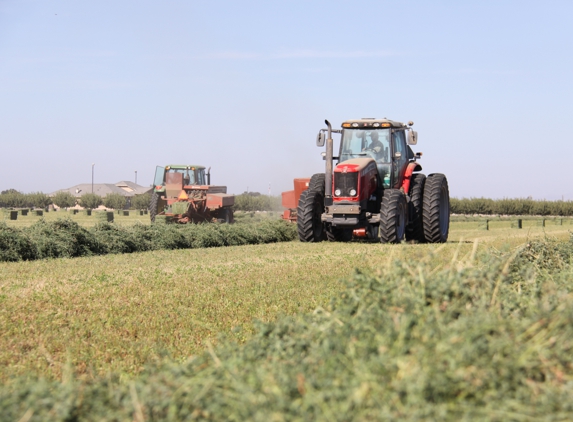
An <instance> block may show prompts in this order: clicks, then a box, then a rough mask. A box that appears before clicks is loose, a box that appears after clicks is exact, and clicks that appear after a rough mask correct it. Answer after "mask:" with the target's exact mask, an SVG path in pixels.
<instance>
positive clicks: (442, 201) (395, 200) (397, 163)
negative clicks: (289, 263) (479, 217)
mask: <svg viewBox="0 0 573 422" xmlns="http://www.w3.org/2000/svg"><path fill="white" fill-rule="evenodd" d="M325 122H326V125H327V129H321V130H320V132H319V134H318V136H317V145H318V146H319V147H322V146H324V145H325V143H326V152H325V153H323V154H322V155H323V157H324V159H325V160H326V171H325V173H319V174H315V175H313V176H312V177H311V178H310V180H308V179H302V180H305V182H306V180H307V182H306V183H307V185H308V188H307V189H306V190H304V189H303V190H302V193H300V197H299V198H298V202H297V203H298V207H297V209H296V215H295V216H294V217H291V218H290V219H291V220H294V219H296V222H297V226H298V234H299V238H300V240H301V241H303V242H320V241H322V240H326V239H328V240H331V241H349V240H351V239H352V238H353V237H357V238H369V239H379V240H380V241H381V242H382V243H400V242H401V241H403V240H404V239H406V240H413V241H417V242H428V243H440V242H445V241H446V240H447V239H448V232H449V226H450V197H449V190H448V181H447V180H446V176H444V175H443V174H440V173H433V174H430V175H429V176H428V177H426V176H425V175H423V174H421V173H418V172H419V171H420V170H422V167H421V166H420V164H419V163H418V162H417V160H418V159H419V158H420V157H421V156H422V153H416V154H415V153H414V152H413V151H412V149H411V148H410V145H416V143H417V133H416V132H415V131H413V130H412V125H413V123H412V122H409V123H408V124H407V125H406V124H403V123H399V122H395V121H392V120H388V119H386V118H384V119H373V118H372V119H357V120H348V121H346V122H344V123H342V129H341V130H333V129H332V127H331V125H330V123H329V122H328V121H325ZM333 132H334V133H340V134H341V139H340V151H339V154H338V157H334V156H333V149H334V146H333V145H334V142H333V140H332V133H333ZM325 134H326V139H325ZM333 160H338V164H337V165H336V166H335V167H334V168H333ZM305 187H306V186H305ZM295 188H296V186H295ZM291 192H293V191H291ZM285 194H286V199H289V194H290V193H289V192H285ZM285 194H283V203H284V205H285V206H286V207H287V208H289V204H290V203H292V202H293V201H285ZM294 194H295V192H293V194H290V195H294ZM294 199H296V197H295V198H294ZM287 213H288V214H289V215H292V214H293V212H292V210H290V211H289V210H287V211H285V215H286V214H287ZM283 218H285V217H284V216H283Z"/></svg>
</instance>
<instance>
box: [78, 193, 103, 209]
mask: <svg viewBox="0 0 573 422" xmlns="http://www.w3.org/2000/svg"><path fill="white" fill-rule="evenodd" d="M102 203H103V201H102V198H101V196H99V195H96V194H95V193H85V194H83V195H82V197H81V198H80V205H81V206H82V207H84V208H89V209H94V208H97V207H99V206H100V205H101V204H102Z"/></svg>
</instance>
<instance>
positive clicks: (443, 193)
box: [422, 173, 450, 243]
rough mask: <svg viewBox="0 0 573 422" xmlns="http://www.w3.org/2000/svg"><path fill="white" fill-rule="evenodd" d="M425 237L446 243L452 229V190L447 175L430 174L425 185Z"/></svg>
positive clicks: (423, 212) (431, 240)
mask: <svg viewBox="0 0 573 422" xmlns="http://www.w3.org/2000/svg"><path fill="white" fill-rule="evenodd" d="M422 215H423V220H424V221H423V225H424V238H425V240H426V242H428V243H444V242H445V241H446V240H448V233H449V231H450V192H449V189H448V180H447V179H446V176H444V175H443V174H440V173H434V174H430V175H429V176H428V177H427V178H426V185H425V187H424V206H423V211H422Z"/></svg>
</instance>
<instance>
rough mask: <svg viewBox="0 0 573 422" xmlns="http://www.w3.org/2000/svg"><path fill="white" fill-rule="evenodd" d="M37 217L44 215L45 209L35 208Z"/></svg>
mask: <svg viewBox="0 0 573 422" xmlns="http://www.w3.org/2000/svg"><path fill="white" fill-rule="evenodd" d="M34 214H35V215H36V217H41V216H43V215H44V210H34Z"/></svg>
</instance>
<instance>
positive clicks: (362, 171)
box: [333, 158, 378, 202]
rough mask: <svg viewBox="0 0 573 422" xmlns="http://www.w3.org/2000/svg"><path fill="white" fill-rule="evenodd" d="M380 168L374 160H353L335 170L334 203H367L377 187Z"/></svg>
mask: <svg viewBox="0 0 573 422" xmlns="http://www.w3.org/2000/svg"><path fill="white" fill-rule="evenodd" d="M377 176H378V168H377V167H376V161H374V160H373V159H372V158H353V159H351V160H347V161H344V162H342V163H339V164H338V165H337V166H336V167H335V169H334V180H333V193H334V196H333V199H334V202H340V201H350V202H358V201H360V202H362V201H367V200H368V198H369V197H370V195H372V194H373V193H374V191H375V190H376V186H377V179H378V178H377Z"/></svg>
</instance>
